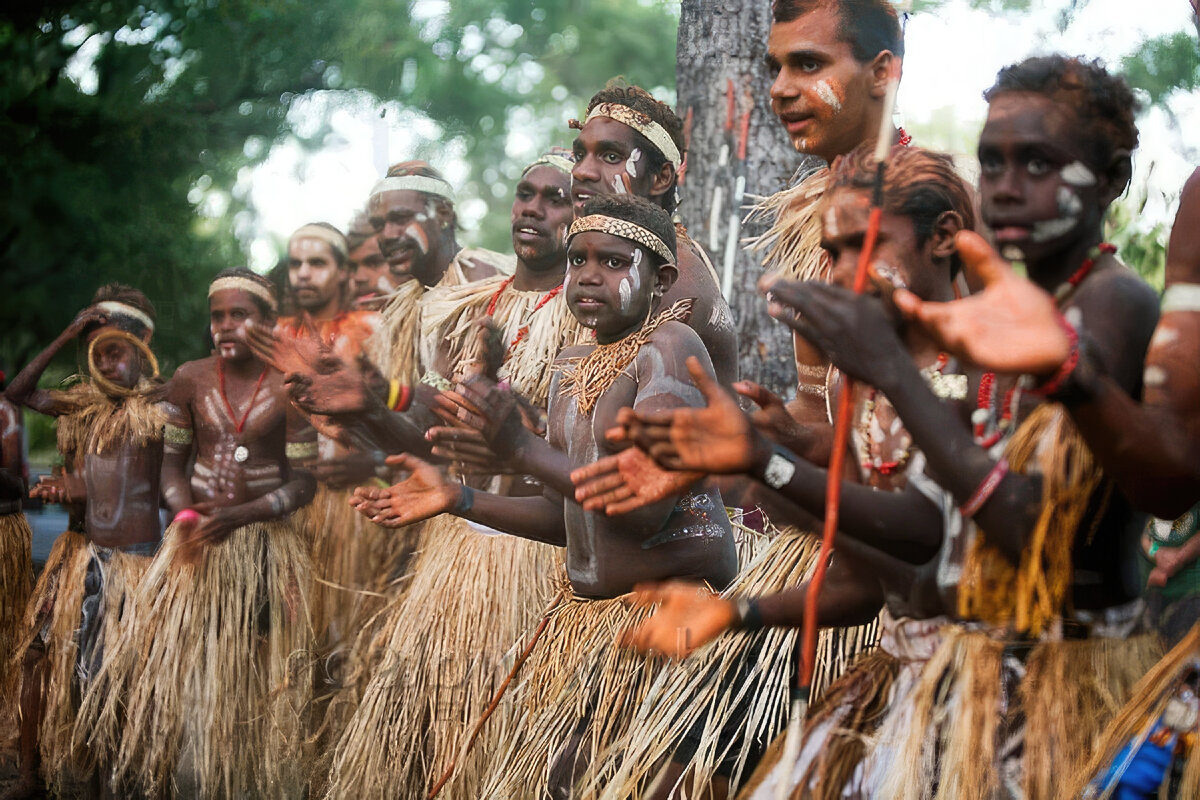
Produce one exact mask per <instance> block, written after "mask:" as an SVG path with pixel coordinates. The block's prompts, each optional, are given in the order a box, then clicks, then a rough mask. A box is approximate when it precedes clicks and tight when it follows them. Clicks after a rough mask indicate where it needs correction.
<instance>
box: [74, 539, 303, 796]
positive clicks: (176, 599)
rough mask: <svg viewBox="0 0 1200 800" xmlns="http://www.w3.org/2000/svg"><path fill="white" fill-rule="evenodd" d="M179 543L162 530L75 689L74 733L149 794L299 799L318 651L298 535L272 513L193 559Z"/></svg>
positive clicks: (118, 775) (119, 776)
mask: <svg viewBox="0 0 1200 800" xmlns="http://www.w3.org/2000/svg"><path fill="white" fill-rule="evenodd" d="M177 550H178V542H177V541H176V540H175V530H174V528H169V529H168V530H167V534H166V537H165V538H164V543H163V546H162V547H161V548H160V549H159V552H158V554H157V555H156V556H155V558H154V560H153V563H152V565H151V567H150V569H149V571H148V572H147V573H146V576H145V578H144V579H143V581H142V584H141V586H140V588H139V591H138V594H137V598H136V602H137V603H138V608H139V614H138V616H137V617H136V620H135V623H134V624H133V625H129V626H126V628H125V630H124V631H123V633H122V636H121V638H120V640H119V642H118V643H117V646H116V647H115V648H113V649H112V650H110V651H109V654H110V657H109V658H107V659H106V661H105V664H104V667H103V668H102V669H101V672H100V675H99V676H98V678H97V679H96V680H95V681H94V682H93V684H92V688H91V690H89V692H88V694H87V696H86V697H85V698H84V707H83V710H82V711H81V714H80V726H79V731H78V734H77V736H78V739H79V740H80V741H81V742H87V743H88V744H90V745H91V746H92V747H93V748H94V749H95V750H96V752H97V754H98V756H99V757H100V758H101V759H102V762H103V763H108V764H111V765H112V768H113V777H114V779H115V780H116V781H117V782H119V783H123V784H127V785H134V786H138V787H140V788H141V789H142V790H143V791H145V792H147V793H148V794H150V795H160V794H164V793H174V792H175V791H180V792H183V793H184V794H188V793H193V794H196V795H197V796H201V797H226V798H234V797H239V798H240V797H278V798H294V797H299V796H301V794H302V792H303V787H304V779H305V775H304V767H303V764H304V763H306V762H305V761H304V756H305V753H304V748H303V742H304V736H305V734H306V730H305V719H306V715H307V709H308V704H309V701H310V697H311V690H312V658H313V654H312V634H311V629H310V622H309V618H308V608H307V603H306V599H305V594H306V592H307V590H308V586H309V581H310V577H309V573H310V568H309V561H308V553H307V548H306V546H305V543H304V541H303V539H302V538H301V536H300V535H299V534H298V533H297V532H296V531H295V530H294V528H293V527H292V526H291V525H290V524H289V523H288V522H286V521H275V522H265V523H252V524H250V525H247V526H245V527H243V528H240V529H238V530H236V531H234V532H233V533H232V534H231V535H230V536H229V538H228V539H226V540H225V541H224V542H222V543H220V544H217V545H213V546H210V547H209V548H207V549H206V550H205V552H204V556H203V560H202V561H201V562H200V563H199V564H197V565H184V564H182V563H179V562H178V561H177V559H176V551H177ZM264 627H265V630H264Z"/></svg>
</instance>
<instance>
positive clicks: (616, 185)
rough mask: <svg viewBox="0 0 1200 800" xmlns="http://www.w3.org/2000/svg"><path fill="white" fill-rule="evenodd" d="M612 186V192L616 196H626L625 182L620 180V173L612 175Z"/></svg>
mask: <svg viewBox="0 0 1200 800" xmlns="http://www.w3.org/2000/svg"><path fill="white" fill-rule="evenodd" d="M612 184H613V191H614V192H616V193H617V194H628V192H626V191H625V182H624V181H623V180H621V175H620V173H618V174H616V175H613V179H612Z"/></svg>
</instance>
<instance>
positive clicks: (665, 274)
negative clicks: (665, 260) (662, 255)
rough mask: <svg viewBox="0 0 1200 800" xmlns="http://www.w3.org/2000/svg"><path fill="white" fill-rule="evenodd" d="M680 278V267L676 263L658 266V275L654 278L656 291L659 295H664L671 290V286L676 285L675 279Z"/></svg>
mask: <svg viewBox="0 0 1200 800" xmlns="http://www.w3.org/2000/svg"><path fill="white" fill-rule="evenodd" d="M677 280H679V268H678V267H676V266H675V265H674V264H663V265H662V266H660V267H659V268H658V275H657V276H655V278H654V293H655V295H657V296H658V297H662V296H663V295H665V294H666V293H667V292H669V291H671V287H672V286H674V285H675V281H677Z"/></svg>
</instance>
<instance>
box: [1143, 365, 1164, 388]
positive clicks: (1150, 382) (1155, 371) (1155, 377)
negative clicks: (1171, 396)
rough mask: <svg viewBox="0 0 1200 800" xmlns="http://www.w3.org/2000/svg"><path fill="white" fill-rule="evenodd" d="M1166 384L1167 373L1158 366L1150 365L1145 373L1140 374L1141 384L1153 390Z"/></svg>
mask: <svg viewBox="0 0 1200 800" xmlns="http://www.w3.org/2000/svg"><path fill="white" fill-rule="evenodd" d="M1166 382H1167V371H1166V370H1165V369H1163V368H1162V367H1160V366H1157V365H1155V364H1151V365H1150V366H1148V367H1146V371H1145V372H1143V373H1142V383H1144V384H1146V386H1148V387H1153V388H1155V389H1157V388H1159V387H1160V386H1164V385H1165V384H1166Z"/></svg>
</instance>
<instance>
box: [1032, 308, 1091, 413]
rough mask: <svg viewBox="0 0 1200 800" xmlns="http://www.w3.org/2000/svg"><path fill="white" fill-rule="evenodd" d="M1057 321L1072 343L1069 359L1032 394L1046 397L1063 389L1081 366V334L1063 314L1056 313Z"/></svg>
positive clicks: (1034, 388) (1033, 390) (1033, 389)
mask: <svg viewBox="0 0 1200 800" xmlns="http://www.w3.org/2000/svg"><path fill="white" fill-rule="evenodd" d="M1054 318H1055V321H1057V322H1058V326H1059V327H1060V328H1062V330H1063V333H1065V334H1067V340H1068V341H1069V342H1070V347H1071V349H1070V351H1069V352H1068V353H1067V358H1066V360H1065V361H1063V362H1062V363H1061V364H1059V365H1058V369H1056V370H1055V371H1054V374H1052V375H1051V376H1050V377H1049V378H1047V379H1045V380H1043V381H1041V382H1040V383H1039V384H1038V385H1037V386H1035V387H1033V388H1032V389H1030V390H1029V391H1030V393H1031V394H1036V395H1041V396H1042V397H1045V396H1046V395H1050V394H1054V393H1055V392H1057V391H1058V390H1059V389H1061V388H1062V387H1063V384H1064V383H1066V382H1067V379H1068V378H1070V377H1071V373H1072V372H1074V371H1075V367H1076V366H1078V364H1079V332H1078V331H1076V330H1075V326H1073V325H1072V324H1071V323H1069V322H1067V318H1066V317H1064V316H1063V315H1062V314H1059V313H1055V315H1054Z"/></svg>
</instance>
